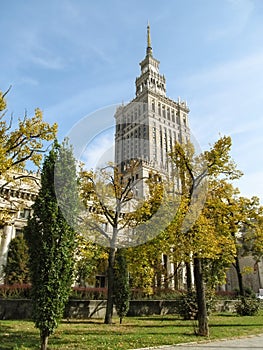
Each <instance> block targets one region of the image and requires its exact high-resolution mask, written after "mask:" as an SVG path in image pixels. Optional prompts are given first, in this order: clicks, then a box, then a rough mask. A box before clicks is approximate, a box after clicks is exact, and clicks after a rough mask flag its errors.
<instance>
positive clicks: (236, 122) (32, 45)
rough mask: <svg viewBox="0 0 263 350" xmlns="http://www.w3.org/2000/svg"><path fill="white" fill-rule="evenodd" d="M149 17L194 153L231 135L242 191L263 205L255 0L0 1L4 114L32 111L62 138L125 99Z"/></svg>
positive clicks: (260, 59)
mask: <svg viewBox="0 0 263 350" xmlns="http://www.w3.org/2000/svg"><path fill="white" fill-rule="evenodd" d="M148 20H149V21H150V24H151V36H152V46H153V53H154V56H155V57H156V58H157V59H159V60H160V62H161V64H160V71H161V73H162V74H165V76H166V81H167V96H168V97H170V98H172V99H176V100H177V98H178V96H180V97H181V98H182V99H184V100H187V103H188V105H189V107H190V110H191V111H190V125H191V129H192V132H193V134H194V135H195V137H196V139H197V140H198V142H199V144H200V146H201V148H202V149H207V148H208V147H209V145H211V144H213V143H214V142H215V141H216V140H217V139H218V138H219V135H230V136H231V137H232V139H233V149H232V155H233V158H234V159H235V161H236V163H237V165H238V167H239V169H240V170H242V171H243V172H244V174H245V175H244V176H243V178H242V179H241V180H240V181H239V182H238V183H237V185H238V187H239V188H240V190H241V194H242V195H244V196H249V197H250V196H253V195H257V196H259V197H260V198H261V200H262V201H263V181H262V179H263V165H262V151H263V137H262V127H263V116H262V103H263V102H262V101H263V1H262V0H175V1H168V0H167V1H162V2H161V1H157V0H150V1H146V0H145V1H144V0H140V1H137V0H134V1H121V0H111V1H106V0H98V1H84V0H75V1H74V0H63V1H59V0H54V1H51V0H46V1H38V0H34V1H33V0H27V1H25V0H21V1H18V0H16V1H15V0H9V1H3V2H2V3H1V22H0V31H1V33H2V35H1V47H2V49H1V55H0V72H1V74H0V78H1V79H0V83H1V84H0V89H1V90H2V91H5V90H6V89H7V88H8V87H9V85H12V90H11V92H10V93H9V94H8V109H9V113H10V114H11V113H13V114H14V115H16V116H19V115H20V116H22V115H23V113H24V111H25V109H26V110H27V111H28V114H32V113H33V111H34V108H35V107H40V108H41V109H42V110H43V111H44V117H45V119H46V120H47V121H49V122H50V123H52V122H54V121H56V122H58V124H59V137H60V138H63V137H64V136H65V135H67V134H68V132H69V131H70V130H71V128H72V127H73V126H74V125H75V123H77V122H78V121H79V120H80V119H81V118H83V117H85V116H87V115H90V114H92V113H93V112H94V111H96V110H98V109H101V108H104V107H106V106H109V105H114V104H117V103H121V102H122V101H124V102H126V101H129V100H131V99H133V98H134V95H135V84H134V82H135V78H136V77H137V76H139V74H140V67H139V62H140V61H141V60H142V59H143V58H144V56H145V49H146V26H147V22H148ZM113 122H114V120H113V119H112V121H110V122H109V123H113ZM91 124H92V119H91ZM103 142H105V143H107V142H109V140H108V139H107V137H106V136H105V137H104V139H103V138H102V139H101V140H100V144H101V143H103ZM97 151H98V149H96V147H95V146H94V148H93V154H94V158H96V156H95V155H96V154H97V153H96V152H97Z"/></svg>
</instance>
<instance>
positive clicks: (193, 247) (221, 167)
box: [171, 137, 241, 336]
mask: <svg viewBox="0 0 263 350" xmlns="http://www.w3.org/2000/svg"><path fill="white" fill-rule="evenodd" d="M230 149H231V138H230V137H222V138H220V139H219V140H218V141H217V142H216V143H215V144H214V145H213V147H211V149H210V150H209V151H205V152H203V153H201V154H200V155H198V156H196V155H195V153H194V148H193V145H192V144H191V143H186V144H180V143H176V145H175V147H174V150H173V152H172V153H171V160H172V162H173V163H174V164H175V166H176V168H177V169H178V175H179V179H180V185H181V195H182V202H181V203H182V204H181V209H180V213H181V215H180V217H181V218H180V220H179V222H178V221H177V222H176V223H175V225H176V227H177V230H176V232H178V229H179V232H180V237H181V236H182V234H183V235H184V236H185V237H186V239H187V241H188V244H187V247H188V248H190V250H188V256H189V257H190V254H192V255H193V266H194V283H195V289H196V296H197V305H198V332H197V333H198V335H202V336H208V334H209V328H208V317H207V308H206V296H205V283H204V281H205V279H204V277H205V276H204V271H203V268H202V259H204V258H206V257H210V256H211V252H212V250H211V248H213V245H211V243H212V244H213V240H208V237H209V235H208V234H209V233H211V232H213V231H214V230H213V227H214V225H213V223H212V222H211V220H209V217H208V216H206V215H205V213H202V207H200V206H199V202H200V196H203V195H204V194H205V193H206V190H204V189H205V188H206V182H205V180H207V179H209V180H211V179H215V178H218V177H220V176H221V177H222V176H225V177H226V178H228V179H230V180H233V179H237V178H239V177H240V176H241V172H240V171H238V170H237V169H236V165H235V163H234V162H233V160H232V159H231V156H230ZM198 198H199V200H198ZM204 198H205V197H204ZM201 203H203V205H205V201H204V200H201ZM178 223H179V225H178ZM193 223H194V225H193ZM200 233H201V234H200ZM208 242H209V245H208ZM212 256H213V255H212Z"/></svg>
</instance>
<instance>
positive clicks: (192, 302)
mask: <svg viewBox="0 0 263 350" xmlns="http://www.w3.org/2000/svg"><path fill="white" fill-rule="evenodd" d="M177 312H178V314H179V315H180V316H182V317H183V318H184V320H196V319H197V313H198V308H197V301H196V294H195V293H193V292H189V293H184V294H182V295H181V296H179V298H178V306H177Z"/></svg>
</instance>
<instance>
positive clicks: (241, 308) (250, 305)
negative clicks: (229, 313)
mask: <svg viewBox="0 0 263 350" xmlns="http://www.w3.org/2000/svg"><path fill="white" fill-rule="evenodd" d="M259 306H260V301H259V300H258V299H247V298H242V299H241V300H239V301H238V302H237V303H236V304H235V309H236V313H237V314H238V315H240V316H254V315H256V314H257V313H258V310H259Z"/></svg>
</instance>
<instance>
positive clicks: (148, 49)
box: [146, 22, 153, 56]
mask: <svg viewBox="0 0 263 350" xmlns="http://www.w3.org/2000/svg"><path fill="white" fill-rule="evenodd" d="M152 53H153V50H152V46H151V32H150V23H149V22H148V25H147V49H146V55H147V56H148V55H149V56H152Z"/></svg>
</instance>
